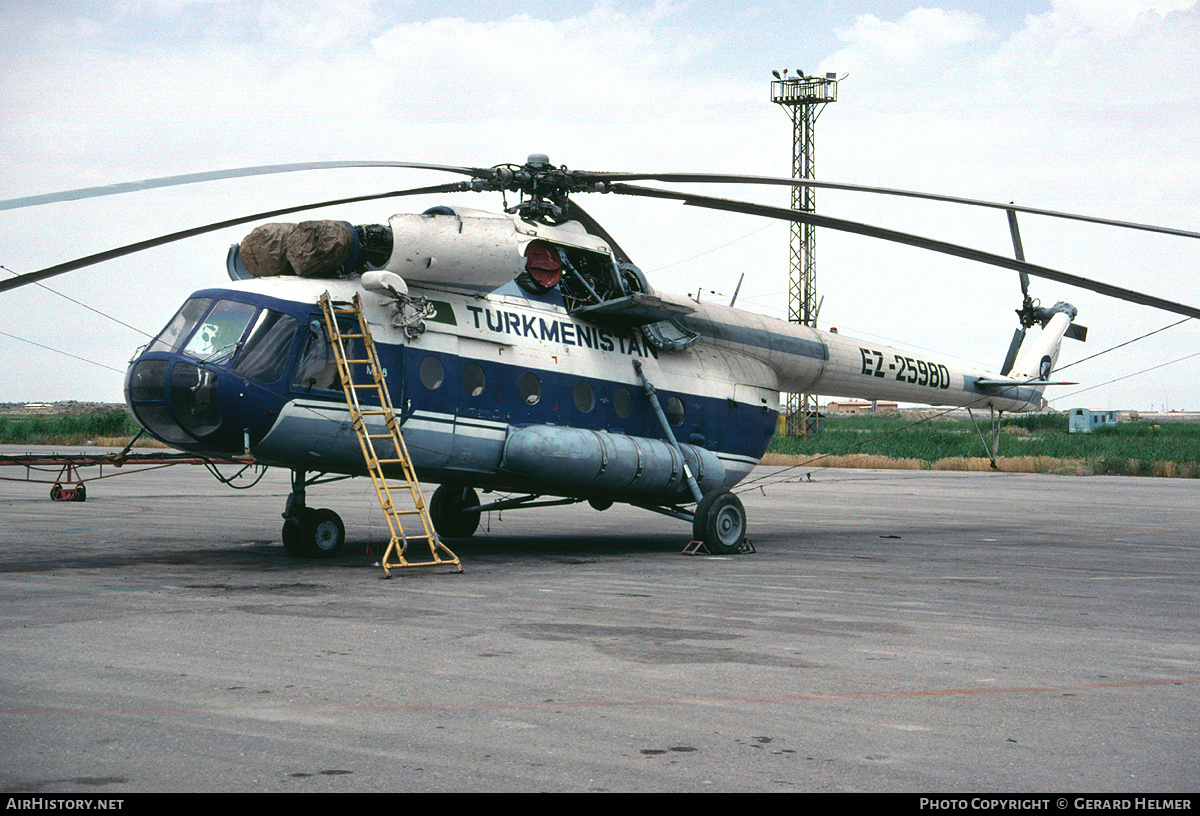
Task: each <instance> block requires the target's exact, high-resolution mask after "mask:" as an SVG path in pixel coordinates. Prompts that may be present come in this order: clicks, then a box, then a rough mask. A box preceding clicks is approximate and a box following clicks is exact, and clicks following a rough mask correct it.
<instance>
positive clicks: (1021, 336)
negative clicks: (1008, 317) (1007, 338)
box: [1000, 326, 1025, 377]
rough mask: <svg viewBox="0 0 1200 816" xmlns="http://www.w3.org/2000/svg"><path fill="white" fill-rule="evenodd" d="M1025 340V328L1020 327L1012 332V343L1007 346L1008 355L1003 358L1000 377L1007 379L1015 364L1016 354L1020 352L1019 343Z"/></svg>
mask: <svg viewBox="0 0 1200 816" xmlns="http://www.w3.org/2000/svg"><path fill="white" fill-rule="evenodd" d="M1024 340H1025V327H1024V326H1022V327H1020V328H1019V329H1017V330H1016V331H1014V332H1013V338H1012V342H1011V343H1009V345H1008V354H1006V355H1005V356H1004V365H1003V366H1001V368H1000V376H1001V377H1007V376H1008V373H1009V372H1010V371H1012V369H1013V365H1014V364H1015V363H1016V362H1017V352H1019V351H1020V350H1021V343H1022V342H1024Z"/></svg>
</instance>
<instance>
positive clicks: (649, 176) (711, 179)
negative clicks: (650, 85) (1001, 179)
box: [579, 172, 1200, 238]
mask: <svg viewBox="0 0 1200 816" xmlns="http://www.w3.org/2000/svg"><path fill="white" fill-rule="evenodd" d="M579 175H580V176H583V177H585V178H589V179H595V180H597V181H638V180H643V179H645V180H650V181H667V182H680V183H691V182H704V183H717V184H771V185H780V186H791V187H824V188H828V189H831V190H850V191H852V192H859V193H876V194H879V195H893V196H905V197H907V198H923V199H927V200H930V201H945V202H948V203H951V204H968V205H971V206H974V207H991V208H993V209H997V210H1013V211H1016V212H1023V213H1029V214H1031V215H1045V216H1048V217H1050V218H1065V219H1068V220H1072V221H1087V222H1089V223H1092V224H1104V225H1106V226H1110V227H1122V228H1125V229H1136V230H1144V231H1146V232H1158V233H1163V234H1165V235H1178V236H1181V237H1183V238H1200V232H1192V231H1189V230H1183V229H1175V228H1174V227H1160V226H1155V225H1154V224H1138V223H1134V222H1132V221H1118V220H1116V219H1112V218H1098V217H1096V216H1091V215H1079V214H1077V213H1067V212H1057V211H1055V210H1042V209H1038V208H1036V207H1022V206H1020V205H1017V204H1012V203H1008V204H1002V203H1000V202H997V201H982V200H980V199H974V198H960V197H958V196H948V195H939V194H937V193H922V192H917V191H915V190H897V189H894V188H890V187H867V186H864V185H861V184H843V183H840V182H835V181H817V180H815V179H795V178H784V177H782V176H734V175H723V174H720V173H592V172H580V173H579Z"/></svg>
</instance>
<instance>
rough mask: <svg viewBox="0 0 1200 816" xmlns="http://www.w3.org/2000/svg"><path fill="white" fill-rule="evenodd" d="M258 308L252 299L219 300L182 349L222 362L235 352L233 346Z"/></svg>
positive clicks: (207, 359)
mask: <svg viewBox="0 0 1200 816" xmlns="http://www.w3.org/2000/svg"><path fill="white" fill-rule="evenodd" d="M254 312H255V308H254V307H253V306H251V305H250V304H249V303H238V302H237V301H235V300H219V301H217V305H216V306H213V308H212V311H211V312H209V313H208V314H207V315H206V316H205V318H204V320H203V322H202V323H201V324H200V328H198V329H197V330H196V332H195V333H194V334H193V335H192V339H191V340H189V341H188V344H187V345H186V346H184V347H183V353H184V354H187V355H190V356H192V357H199V358H200V359H201V360H204V361H205V362H213V363H219V362H222V361H224V360H228V359H229V358H230V357H232V356H233V350H234V348H236V347H237V344H238V341H239V340H241V339H242V333H243V332H245V331H246V326H248V325H249V324H250V318H252V317H254Z"/></svg>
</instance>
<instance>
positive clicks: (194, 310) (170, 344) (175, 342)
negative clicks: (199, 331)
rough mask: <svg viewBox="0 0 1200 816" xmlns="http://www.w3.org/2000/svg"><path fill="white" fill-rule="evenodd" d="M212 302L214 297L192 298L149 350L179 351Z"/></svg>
mask: <svg viewBox="0 0 1200 816" xmlns="http://www.w3.org/2000/svg"><path fill="white" fill-rule="evenodd" d="M212 302H213V299H212V298H190V299H189V300H188V301H187V303H185V304H183V307H182V308H181V309H180V310H179V311H178V312H177V313H176V314H175V316H174V317H173V318H171V322H170V323H168V324H167V327H166V328H165V329H163V330H162V333H161V334H159V335H158V338H157V339H156V340H155V341H154V342H153V343H151V344H150V348H148V349H147V351H178V350H179V346H180V345H182V343H183V341H184V339H185V338H186V337H187V336H188V335H189V334H191V332H192V329H194V328H195V327H196V323H197V322H198V321H199V320H200V318H202V317H204V315H205V313H206V312H208V309H209V307H210V306H212Z"/></svg>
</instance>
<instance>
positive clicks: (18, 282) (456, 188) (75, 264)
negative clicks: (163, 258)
mask: <svg viewBox="0 0 1200 816" xmlns="http://www.w3.org/2000/svg"><path fill="white" fill-rule="evenodd" d="M466 189H469V185H468V183H467V182H465V181H459V182H455V183H453V184H439V185H437V186H434V187H417V188H414V189H411V190H396V191H393V192H390V193H376V194H374V195H363V196H354V197H353V198H339V199H334V200H332V201H321V202H319V203H316V204H302V205H300V206H298V207H285V208H283V209H280V210H270V211H268V212H261V213H255V214H254V215H245V216H242V217H240V218H231V219H229V220H228V221H218V222H217V223H215V224H208V225H205V226H203V227H192V228H191V229H186V230H180V231H179V232H172V233H170V234H168V235H160V236H159V237H157V238H150V239H148V240H145V241H138V242H137V243H135V244H127V245H125V246H123V247H117V248H116V249H109V250H105V251H104V252H97V253H96V254H95V255H88V256H87V257H84V258H77V259H75V260H73V261H67V262H66V263H61V264H58V265H57V266H48V267H46V268H45V269H39V270H38V271H36V272H28V273H26V274H24V275H21V276H20V277H16V278H9V279H8V280H3V281H0V292H7V291H8V290H9V289H16V288H17V287H19V286H25V285H26V284H29V283H36V282H38V281H40V280H45V279H46V278H52V277H54V276H55V275H61V274H63V273H64V272H73V271H74V270H76V269H82V268H83V267H85V266H92V265H93V264H98V263H103V262H104V261H111V260H112V259H113V258H120V257H122V256H124V255H132V254H134V253H135V252H141V251H142V250H145V249H153V248H154V247H158V246H163V245H164V244H170V243H173V242H175V241H182V240H183V239H185V238H193V237H195V236H197V235H203V234H205V233H207V232H216V231H217V230H222V229H225V228H226V227H236V226H238V225H239V224H248V223H250V222H252V221H262V220H263V219H267V218H276V217H278V216H280V215H288V214H290V213H295V212H303V211H304V210H315V209H318V208H320V207H332V206H336V205H339V204H353V203H355V202H358V201H374V200H376V199H380V198H397V197H399V196H409V195H422V194H426V193H458V192H462V191H464V190H466Z"/></svg>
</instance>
